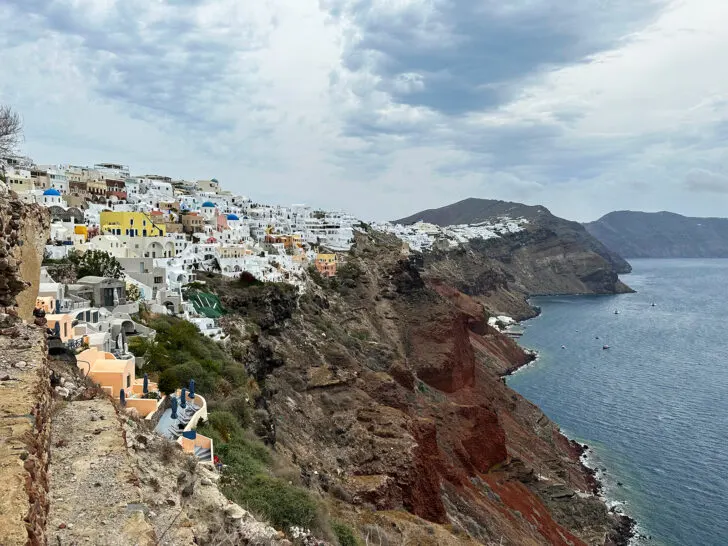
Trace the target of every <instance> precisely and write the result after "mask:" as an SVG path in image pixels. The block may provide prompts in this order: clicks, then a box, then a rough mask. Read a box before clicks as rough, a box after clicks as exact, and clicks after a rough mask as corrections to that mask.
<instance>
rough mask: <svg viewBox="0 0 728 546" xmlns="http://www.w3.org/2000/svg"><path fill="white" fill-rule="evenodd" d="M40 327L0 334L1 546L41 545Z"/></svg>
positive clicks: (45, 452) (45, 393) (45, 435)
mask: <svg viewBox="0 0 728 546" xmlns="http://www.w3.org/2000/svg"><path fill="white" fill-rule="evenodd" d="M49 374H50V369H49V367H48V362H47V360H46V342H45V335H44V332H43V330H42V329H41V328H37V327H35V326H29V325H21V326H19V327H17V328H14V329H13V334H12V336H11V335H0V400H2V404H0V483H2V484H3V494H2V495H0V544H2V545H3V546H11V545H13V546H14V545H18V546H19V545H25V544H28V545H31V546H36V545H42V544H46V538H45V527H46V519H47V516H48V509H49V499H48V463H49V449H50V416H51V404H52V399H51V386H50V381H49Z"/></svg>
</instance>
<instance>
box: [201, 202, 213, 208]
mask: <svg viewBox="0 0 728 546" xmlns="http://www.w3.org/2000/svg"><path fill="white" fill-rule="evenodd" d="M202 207H203V208H210V209H214V208H215V203H213V202H212V201H205V202H204V203H202Z"/></svg>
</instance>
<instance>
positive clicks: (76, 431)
mask: <svg viewBox="0 0 728 546" xmlns="http://www.w3.org/2000/svg"><path fill="white" fill-rule="evenodd" d="M51 438H52V440H51V441H52V448H51V449H52V457H51V464H50V476H51V478H50V491H51V508H50V516H49V522H48V531H47V535H48V539H49V543H52V544H59V545H69V546H70V545H73V544H107V545H132V544H139V545H146V544H150V545H151V544H154V543H155V533H154V530H153V528H152V526H151V525H150V524H149V522H148V521H147V519H146V515H145V507H144V505H142V504H141V490H140V487H139V480H138V477H137V475H136V473H135V471H134V467H133V465H132V463H131V460H130V457H129V454H128V453H127V448H126V445H125V441H124V437H123V434H122V426H121V423H120V421H119V419H118V417H117V415H116V412H115V411H114V408H113V406H112V405H111V403H110V402H109V401H108V400H105V399H95V400H89V401H84V402H81V401H79V402H71V403H68V404H66V405H65V406H63V407H62V408H61V409H60V411H58V413H57V414H56V415H55V416H54V418H53V424H52V437H51Z"/></svg>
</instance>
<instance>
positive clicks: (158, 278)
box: [154, 277, 163, 284]
mask: <svg viewBox="0 0 728 546" xmlns="http://www.w3.org/2000/svg"><path fill="white" fill-rule="evenodd" d="M162 280H163V279H162V277H154V284H162Z"/></svg>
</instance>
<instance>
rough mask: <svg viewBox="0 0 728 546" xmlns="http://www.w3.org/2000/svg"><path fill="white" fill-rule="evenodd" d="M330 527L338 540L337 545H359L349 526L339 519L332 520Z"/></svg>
mask: <svg viewBox="0 0 728 546" xmlns="http://www.w3.org/2000/svg"><path fill="white" fill-rule="evenodd" d="M331 528H332V529H333V531H334V534H335V535H336V540H338V541H339V546H359V541H358V540H357V538H356V535H355V534H354V531H352V529H351V527H349V526H348V525H346V524H345V523H342V522H340V521H332V522H331Z"/></svg>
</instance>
